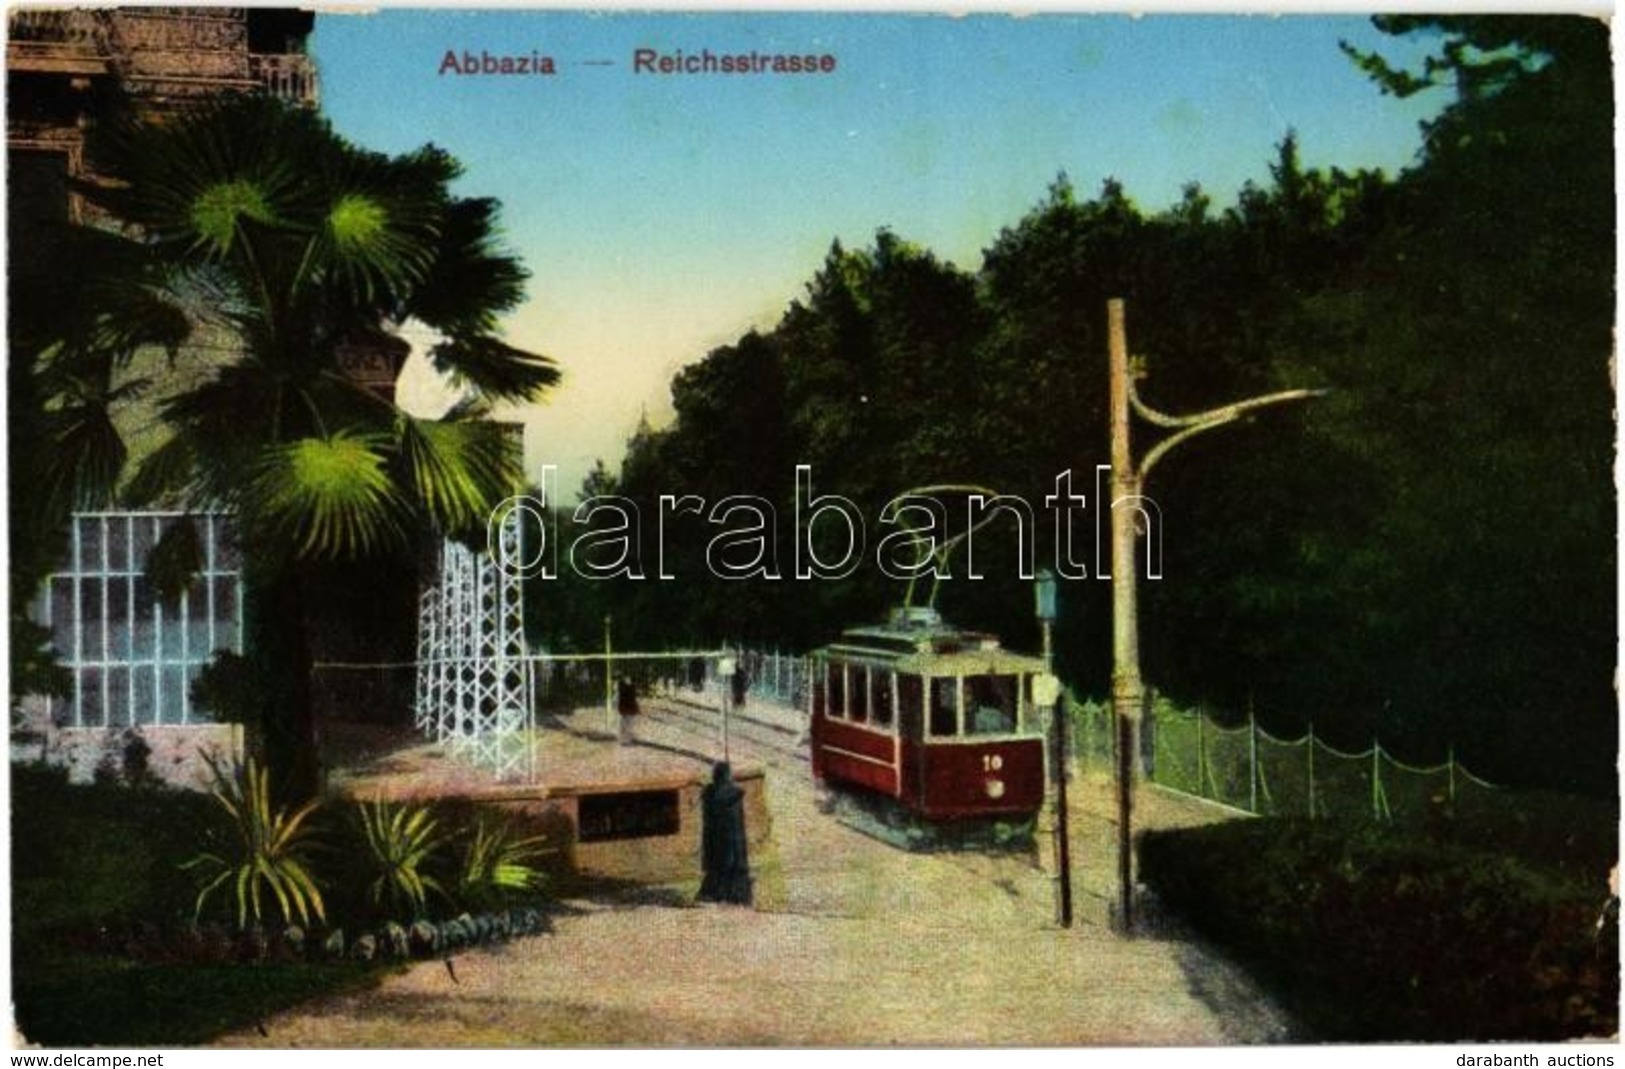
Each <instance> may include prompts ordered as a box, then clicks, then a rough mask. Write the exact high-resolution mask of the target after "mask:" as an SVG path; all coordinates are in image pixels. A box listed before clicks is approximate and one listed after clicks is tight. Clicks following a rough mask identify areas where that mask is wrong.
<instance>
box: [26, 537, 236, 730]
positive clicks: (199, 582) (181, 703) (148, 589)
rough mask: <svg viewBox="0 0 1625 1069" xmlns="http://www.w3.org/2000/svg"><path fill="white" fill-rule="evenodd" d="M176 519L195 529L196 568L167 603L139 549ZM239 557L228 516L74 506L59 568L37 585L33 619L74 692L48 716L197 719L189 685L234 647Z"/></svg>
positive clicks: (87, 723) (64, 719) (112, 723)
mask: <svg viewBox="0 0 1625 1069" xmlns="http://www.w3.org/2000/svg"><path fill="white" fill-rule="evenodd" d="M176 523H192V524H194V525H195V526H196V528H197V534H198V542H199V545H200V546H201V549H202V564H203V567H202V569H201V570H200V571H199V572H198V574H197V575H195V576H194V577H193V579H192V583H191V585H190V586H189V587H188V588H187V589H186V590H184V591H182V592H181V593H180V595H179V596H178V597H173V598H171V599H170V600H168V601H164V600H163V599H161V598H159V597H158V594H157V591H156V590H154V589H153V587H152V584H151V582H150V581H149V580H148V579H147V576H146V566H147V555H148V554H149V553H150V552H151V550H152V548H153V547H154V546H155V545H157V544H158V540H159V538H160V537H162V535H163V533H164V531H165V530H167V529H168V528H169V527H170V526H171V525H173V524H176ZM242 600H243V583H242V563H241V558H240V554H239V551H238V549H237V546H236V543H235V541H234V540H233V538H232V535H231V530H230V524H229V522H228V519H227V517H225V516H223V515H221V514H219V513H208V514H196V515H184V514H181V513H155V512H82V513H77V514H75V516H74V518H73V527H72V530H71V532H70V541H69V553H68V563H67V567H66V568H65V569H64V570H62V571H58V572H54V573H52V574H51V576H50V577H49V578H48V580H47V581H46V586H45V589H44V591H42V597H41V598H40V604H39V607H38V610H37V613H36V615H37V618H38V619H39V620H40V622H41V623H43V624H44V625H45V626H46V627H48V628H50V629H51V633H52V636H53V643H54V645H55V647H56V652H57V657H58V660H59V661H60V662H61V663H62V665H63V666H64V667H65V668H67V669H68V671H69V672H70V673H71V674H72V677H73V693H72V694H71V695H70V696H69V697H67V698H53V699H52V700H51V714H52V716H53V718H54V719H55V720H56V721H57V722H58V723H61V724H68V725H71V726H73V727H114V728H118V727H128V726H131V725H136V726H142V725H157V724H187V723H193V722H197V721H206V720H207V719H208V716H207V714H205V713H204V712H203V711H202V710H199V709H197V708H195V707H194V706H193V704H192V697H191V687H192V682H193V680H195V679H196V678H197V675H198V672H199V671H201V670H202V668H203V666H204V665H205V664H207V663H208V662H209V659H210V658H211V657H213V656H214V654H215V652H216V651H217V650H231V651H233V652H241V651H242V642H243V610H242Z"/></svg>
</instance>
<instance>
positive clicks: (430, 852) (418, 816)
mask: <svg viewBox="0 0 1625 1069" xmlns="http://www.w3.org/2000/svg"><path fill="white" fill-rule="evenodd" d="M356 808H357V812H358V815H359V818H360V823H361V831H362V836H363V838H364V839H365V841H366V844H367V857H366V861H367V863H368V865H369V868H370V870H371V872H372V875H373V879H372V882H371V884H370V885H369V886H368V889H367V890H368V894H369V895H370V896H371V897H372V901H373V904H374V905H375V906H377V907H379V908H380V909H383V910H385V911H388V912H392V913H393V912H395V911H396V910H398V909H402V908H404V911H405V913H406V914H409V915H411V916H414V917H417V916H421V915H422V914H423V913H424V912H425V910H426V909H427V907H428V904H429V892H431V891H433V892H434V893H435V894H438V895H441V896H442V897H444V896H445V894H446V892H445V888H443V887H442V886H441V885H440V881H439V880H438V879H436V878H435V876H434V875H433V873H432V872H431V871H430V870H431V869H432V867H433V866H434V864H435V862H436V861H437V860H439V855H440V852H441V849H442V847H444V846H445V844H446V837H445V836H443V835H440V834H438V830H439V821H438V820H437V819H436V818H435V815H434V810H433V809H432V808H431V807H429V806H427V805H411V804H394V803H391V802H385V801H383V800H382V799H380V800H377V801H374V802H371V803H368V802H358V803H357V805H356Z"/></svg>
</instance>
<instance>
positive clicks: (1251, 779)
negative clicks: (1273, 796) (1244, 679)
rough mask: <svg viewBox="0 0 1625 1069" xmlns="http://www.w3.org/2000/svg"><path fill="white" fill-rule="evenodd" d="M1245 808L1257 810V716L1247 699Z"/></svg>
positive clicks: (1250, 700) (1249, 699)
mask: <svg viewBox="0 0 1625 1069" xmlns="http://www.w3.org/2000/svg"><path fill="white" fill-rule="evenodd" d="M1247 808H1248V809H1250V810H1251V811H1252V812H1253V813H1254V814H1256V813H1257V812H1258V717H1257V716H1256V715H1255V714H1254V712H1253V700H1252V698H1248V699H1247Z"/></svg>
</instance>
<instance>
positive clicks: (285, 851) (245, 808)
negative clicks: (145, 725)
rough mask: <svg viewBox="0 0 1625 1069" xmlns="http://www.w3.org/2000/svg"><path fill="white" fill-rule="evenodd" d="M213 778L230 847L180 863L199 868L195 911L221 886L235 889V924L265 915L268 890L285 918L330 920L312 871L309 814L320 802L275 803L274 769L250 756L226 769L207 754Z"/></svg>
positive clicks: (198, 913) (201, 909) (199, 911)
mask: <svg viewBox="0 0 1625 1069" xmlns="http://www.w3.org/2000/svg"><path fill="white" fill-rule="evenodd" d="M204 760H205V761H207V762H208V765H209V771H210V772H211V773H212V774H213V777H214V786H213V788H212V789H211V791H210V794H211V796H212V797H213V798H214V799H215V801H217V802H219V803H220V806H221V808H223V809H224V810H225V811H226V814H227V815H228V816H229V817H230V818H231V822H232V830H233V832H234V835H233V836H232V839H231V846H230V847H228V848H227V849H224V850H221V851H218V852H217V851H204V852H203V853H200V854H198V855H197V856H196V857H194V858H192V859H191V860H190V861H187V862H186V863H185V864H183V865H182V866H181V867H182V868H185V869H196V870H198V872H199V874H200V875H199V882H200V887H199V889H198V895H197V905H196V907H195V911H194V912H195V914H196V915H199V916H201V915H202V913H203V907H204V905H205V904H206V903H207V902H208V900H209V898H210V896H211V895H213V894H214V892H215V891H217V890H219V889H220V888H222V887H226V886H230V887H233V888H235V890H236V894H237V923H238V924H239V925H242V926H246V925H247V924H248V922H249V920H250V919H252V920H253V921H254V923H256V924H258V923H260V922H261V921H263V920H264V919H265V912H266V892H267V891H269V892H270V896H271V897H272V898H273V899H275V901H276V904H277V907H278V909H279V910H280V912H281V915H282V919H283V920H284V921H286V922H289V923H292V922H293V921H294V920H295V918H297V919H298V921H299V922H300V923H301V924H309V923H310V918H311V915H312V914H314V915H315V917H316V919H317V920H326V919H327V918H326V914H325V911H324V908H323V905H322V892H321V887H320V885H319V884H318V883H317V882H316V879H315V877H313V876H312V875H311V870H310V864H309V855H310V852H311V850H312V848H313V846H314V845H315V844H314V841H313V839H312V835H311V828H310V824H309V818H310V815H311V814H312V813H314V812H315V811H316V809H317V807H318V806H319V804H320V803H319V801H318V800H316V799H312V800H311V801H309V802H306V803H305V804H304V805H302V806H300V807H298V808H297V809H294V810H293V811H292V812H289V809H288V807H287V806H282V807H280V808H276V807H273V804H272V793H271V777H270V774H269V773H268V772H267V771H266V770H265V769H264V768H262V767H260V765H259V764H258V762H256V761H255V760H254V758H252V757H250V758H249V759H248V761H247V763H246V764H237V763H235V762H233V764H232V766H231V767H230V769H229V770H228V769H225V768H222V767H221V766H220V764H219V763H218V762H217V761H216V760H215V759H214V758H213V757H211V756H209V755H207V754H205V755H204Z"/></svg>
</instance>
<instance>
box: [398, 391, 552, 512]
mask: <svg viewBox="0 0 1625 1069" xmlns="http://www.w3.org/2000/svg"><path fill="white" fill-rule="evenodd" d="M396 432H397V435H398V439H399V442H400V451H401V458H402V462H403V463H404V465H405V467H406V470H407V473H408V477H409V478H410V480H411V483H412V486H413V488H414V489H415V490H416V492H417V496H418V500H419V501H420V502H421V503H422V506H423V508H424V510H425V511H426V512H427V513H428V514H429V516H430V517H431V518H432V519H433V521H434V522H435V523H436V524H437V525H439V526H440V527H441V528H443V529H445V530H448V531H461V530H467V529H470V528H473V527H477V526H479V525H481V524H483V523H484V522H485V520H486V517H487V516H488V515H489V513H490V511H491V509H493V508H495V507H496V505H497V504H498V503H499V502H500V501H501V500H502V499H503V498H504V497H505V496H507V494H508V492H509V490H510V488H512V487H514V486H516V485H518V483H519V480H520V477H521V469H520V464H519V460H518V458H517V457H516V456H515V450H513V449H511V448H510V447H509V444H508V442H507V440H506V439H505V438H504V437H503V435H502V430H501V428H500V427H499V426H497V425H495V424H490V423H445V422H439V421H436V420H420V419H413V418H411V417H410V416H401V417H400V418H399V419H398V420H397V425H396Z"/></svg>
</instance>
